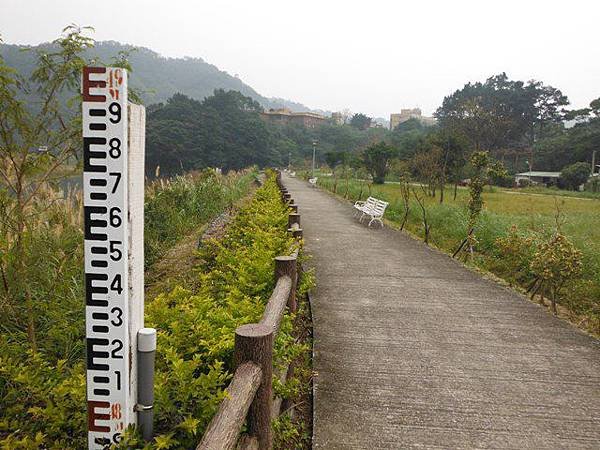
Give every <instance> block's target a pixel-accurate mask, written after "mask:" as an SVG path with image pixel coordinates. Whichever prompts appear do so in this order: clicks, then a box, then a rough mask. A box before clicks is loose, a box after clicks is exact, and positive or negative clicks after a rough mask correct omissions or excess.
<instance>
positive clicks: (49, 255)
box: [0, 172, 254, 449]
mask: <svg viewBox="0 0 600 450" xmlns="http://www.w3.org/2000/svg"><path fill="white" fill-rule="evenodd" d="M253 177H254V174H253V173H252V172H247V173H231V174H230V175H228V176H226V177H223V176H216V175H212V174H209V173H205V174H196V175H193V176H188V177H181V178H178V179H176V180H174V181H171V182H166V181H165V182H163V183H162V185H161V183H160V182H159V183H154V184H153V185H152V186H150V187H149V188H148V190H147V192H146V202H147V205H150V206H149V207H148V213H147V214H146V224H145V230H146V235H147V237H148V238H149V239H148V240H149V241H150V242H149V244H150V245H151V248H152V252H153V253H151V255H150V256H151V257H154V258H156V257H157V256H158V255H160V254H161V253H162V252H164V251H165V250H166V249H167V248H168V247H169V246H170V245H172V244H173V243H174V242H176V241H177V240H178V239H179V238H181V237H183V236H184V235H185V234H187V233H189V231H190V230H191V229H192V228H193V227H195V226H199V225H200V224H201V223H202V222H203V221H205V220H208V219H210V218H211V217H212V216H214V215H215V214H217V213H218V212H219V211H220V210H222V209H223V208H224V207H226V206H227V205H229V204H230V203H231V202H232V201H234V200H235V199H237V198H239V197H241V196H242V195H243V194H244V193H245V192H246V191H247V188H248V185H249V183H250V181H251V180H252V179H253ZM2 201H4V202H9V201H10V199H7V198H3V197H2V190H0V202H2ZM30 213H31V217H33V219H31V220H30V225H29V228H28V230H27V232H26V233H25V234H23V235H22V243H23V245H24V247H25V248H26V249H27V252H26V253H25V257H24V260H23V261H21V263H22V264H21V266H22V267H24V268H25V269H26V272H25V274H24V276H23V279H22V280H21V279H19V280H17V279H16V278H15V270H14V268H13V267H14V266H13V265H14V264H15V262H16V261H15V255H14V253H13V252H12V251H11V249H12V243H13V242H14V241H13V239H14V236H12V235H10V233H6V232H5V233H3V234H1V235H0V250H1V253H0V263H1V264H0V269H1V272H2V277H0V279H2V280H3V282H0V301H1V302H2V318H1V321H0V326H1V335H0V398H1V399H2V400H1V402H2V403H1V408H0V448H7V449H38V448H49V449H80V448H84V447H86V432H85V430H86V412H85V367H84V364H83V357H84V348H83V347H84V346H83V343H84V333H85V326H84V320H85V319H84V308H83V303H82V299H83V298H84V294H83V290H84V288H83V283H82V280H83V233H82V220H81V218H82V214H81V195H80V193H79V192H69V193H67V194H66V195H63V193H61V192H58V191H56V190H55V189H52V188H51V187H50V186H43V187H42V188H41V190H40V193H39V195H38V196H37V197H36V200H35V202H34V203H33V204H32V209H31V211H30ZM171 219H173V220H174V222H173V223H172V224H169V223H164V222H165V221H166V220H171ZM13 280H17V281H19V282H18V283H17V282H13ZM24 281H26V283H25V282H24ZM184 292H185V291H184V290H183V289H178V290H176V291H174V292H173V293H171V294H169V298H170V299H171V301H175V300H176V299H177V298H178V296H184V295H185V294H184ZM26 296H30V298H31V299H32V305H33V309H32V310H31V311H28V310H27V309H26V308H24V307H23V299H24V298H26ZM188 296H189V294H188ZM30 313H32V314H30ZM30 318H31V319H32V323H33V326H34V330H35V335H37V336H39V337H40V339H37V340H36V341H37V345H36V347H35V348H34V347H33V346H32V344H31V341H30V337H29V333H28V325H29V322H28V319H30ZM186 333H187V330H186ZM42 336H43V339H41V337H42ZM162 356H163V358H162V359H161V364H162V365H163V366H162V367H163V368H164V371H163V372H159V373H158V374H157V381H158V382H159V383H160V384H161V387H162V390H159V391H158V392H157V396H158V398H157V402H158V404H159V405H161V407H163V408H164V411H169V410H168V408H169V407H170V408H173V407H174V406H173V405H177V404H178V403H177V402H174V403H173V402H172V400H171V399H172V398H173V396H174V395H175V393H176V392H180V395H181V396H182V398H184V399H185V401H186V402H190V401H191V400H189V398H190V397H193V398H194V399H195V400H194V401H196V402H197V403H198V404H208V405H210V404H216V402H218V399H219V398H220V397H219V395H218V394H214V393H210V394H206V391H203V390H202V389H203V387H204V386H206V385H211V386H212V385H214V384H219V383H221V384H222V383H224V382H225V381H226V378H227V375H226V374H225V373H224V372H223V370H222V368H221V366H220V363H217V362H215V363H214V365H213V367H211V368H204V367H203V369H205V373H203V374H202V375H201V376H197V375H198V373H199V369H198V366H197V364H198V363H197V362H196V361H195V360H194V358H190V360H187V361H183V362H181V361H180V360H179V359H178V358H179V353H177V352H172V351H168V350H166V353H165V354H164V355H162ZM171 369H172V370H171ZM207 395H209V396H212V397H210V398H208V397H207ZM207 411H208V409H207ZM202 414H205V416H203V415H202ZM202 414H199V418H196V417H194V418H188V420H187V421H182V423H181V426H182V427H184V428H186V427H187V428H188V429H191V428H192V426H193V424H194V423H195V421H196V420H198V421H201V422H202V421H206V417H208V416H207V415H208V414H209V412H202ZM202 423H204V422H202Z"/></svg>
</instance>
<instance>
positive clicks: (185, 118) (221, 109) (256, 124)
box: [146, 89, 296, 175]
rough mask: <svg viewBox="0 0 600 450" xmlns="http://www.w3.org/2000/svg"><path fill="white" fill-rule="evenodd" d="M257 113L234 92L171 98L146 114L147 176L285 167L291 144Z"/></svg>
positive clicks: (249, 101)
mask: <svg viewBox="0 0 600 450" xmlns="http://www.w3.org/2000/svg"><path fill="white" fill-rule="evenodd" d="M259 111H261V107H260V105H259V104H258V103H257V102H256V101H254V100H253V99H251V98H250V97H245V96H243V95H242V94H240V93H239V92H236V91H225V90H223V89H217V90H215V92H214V94H213V95H212V96H210V97H207V98H206V99H205V100H204V101H202V102H199V101H198V100H194V99H191V98H189V97H187V96H185V95H183V94H175V95H174V96H173V97H171V98H170V99H169V100H167V102H166V104H164V105H162V104H161V105H159V106H158V107H155V108H153V109H152V111H151V112H150V113H149V114H148V127H147V129H148V136H147V140H146V141H147V150H146V168H147V172H148V175H151V174H153V173H154V172H155V170H156V167H157V166H160V168H161V170H160V171H161V173H162V174H164V175H172V174H175V173H181V172H184V171H189V170H194V169H202V168H205V167H222V168H224V169H226V170H228V169H241V168H243V167H248V166H251V165H254V164H257V165H259V166H266V165H281V164H283V163H284V161H285V162H287V160H288V155H289V153H290V152H291V150H292V149H294V148H295V147H296V146H295V145H294V142H292V141H290V140H289V139H284V138H283V137H280V136H278V135H277V134H275V133H273V132H271V130H270V129H269V128H268V127H267V125H266V123H265V122H264V121H263V120H262V119H261V118H260V116H259ZM276 143H280V144H282V145H281V147H278V146H277V145H276Z"/></svg>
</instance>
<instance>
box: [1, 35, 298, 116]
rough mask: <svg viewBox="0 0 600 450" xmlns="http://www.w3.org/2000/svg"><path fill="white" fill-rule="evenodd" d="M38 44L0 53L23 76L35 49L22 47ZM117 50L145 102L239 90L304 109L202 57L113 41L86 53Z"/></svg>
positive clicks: (103, 56) (267, 102)
mask: <svg viewBox="0 0 600 450" xmlns="http://www.w3.org/2000/svg"><path fill="white" fill-rule="evenodd" d="M44 47H48V48H49V47H50V44H41V45H40V46H38V47H33V48H32V47H28V46H22V45H12V44H0V55H2V57H4V60H5V61H6V63H7V64H8V65H9V66H11V67H13V68H15V69H17V70H18V72H19V73H20V74H21V75H22V76H26V77H27V76H29V75H30V74H31V72H32V70H33V67H34V66H35V62H36V54H35V51H23V49H25V48H32V49H33V50H35V49H36V48H44ZM120 52H130V54H129V56H128V59H129V61H130V63H131V66H132V68H133V76H132V77H131V87H133V88H136V89H138V90H139V91H141V96H142V100H143V102H144V104H146V105H149V104H153V103H161V102H165V101H166V100H167V99H168V98H170V97H172V96H173V94H176V93H182V94H185V95H187V96H188V97H191V98H194V99H197V100H202V99H204V98H206V97H208V96H210V95H211V94H212V93H213V91H214V90H215V89H224V90H234V91H239V92H241V93H242V94H244V95H245V96H248V97H251V98H252V99H254V100H256V101H257V102H259V103H260V105H261V106H263V107H264V108H276V107H278V108H280V107H282V106H285V107H287V108H289V109H291V110H293V111H307V110H309V108H307V107H306V106H304V105H302V104H300V103H295V102H292V101H289V100H284V99H280V98H267V97H263V96H262V95H260V94H259V93H258V92H256V91H255V90H254V89H252V88H251V87H250V86H248V85H247V84H244V83H243V82H242V81H241V80H240V79H239V78H236V77H234V76H231V75H229V74H228V73H227V72H224V71H222V70H219V69H218V68H217V67H216V66H214V65H212V64H209V63H207V62H205V61H204V60H203V59H201V58H166V57H163V56H160V55H159V54H158V53H156V52H154V51H152V50H150V49H148V48H144V47H133V46H131V45H127V44H121V43H119V42H115V41H105V42H96V44H95V46H94V48H93V49H91V50H90V51H89V56H92V57H97V59H98V60H99V61H102V62H103V63H106V64H108V63H110V61H111V60H112V58H114V57H117V56H118V55H119V53H120Z"/></svg>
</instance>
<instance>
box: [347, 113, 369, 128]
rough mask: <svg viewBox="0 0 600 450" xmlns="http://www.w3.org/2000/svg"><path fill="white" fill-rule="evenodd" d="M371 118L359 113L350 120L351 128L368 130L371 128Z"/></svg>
mask: <svg viewBox="0 0 600 450" xmlns="http://www.w3.org/2000/svg"><path fill="white" fill-rule="evenodd" d="M371 120H372V119H371V118H370V117H368V116H366V115H365V114H362V113H357V114H354V115H353V116H352V119H350V126H352V127H354V128H356V129H357V130H367V129H368V128H369V127H370V126H371Z"/></svg>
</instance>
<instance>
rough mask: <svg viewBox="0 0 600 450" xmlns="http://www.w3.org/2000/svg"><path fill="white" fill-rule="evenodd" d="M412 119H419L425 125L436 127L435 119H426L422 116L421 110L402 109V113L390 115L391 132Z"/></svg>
mask: <svg viewBox="0 0 600 450" xmlns="http://www.w3.org/2000/svg"><path fill="white" fill-rule="evenodd" d="M410 119H418V120H420V121H421V123H422V124H424V125H435V122H436V120H435V118H434V117H426V116H423V115H422V114H421V109H420V108H412V109H401V110H400V113H394V114H390V130H393V129H394V128H396V127H397V126H398V125H400V124H401V123H403V122H406V121H407V120H410Z"/></svg>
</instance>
